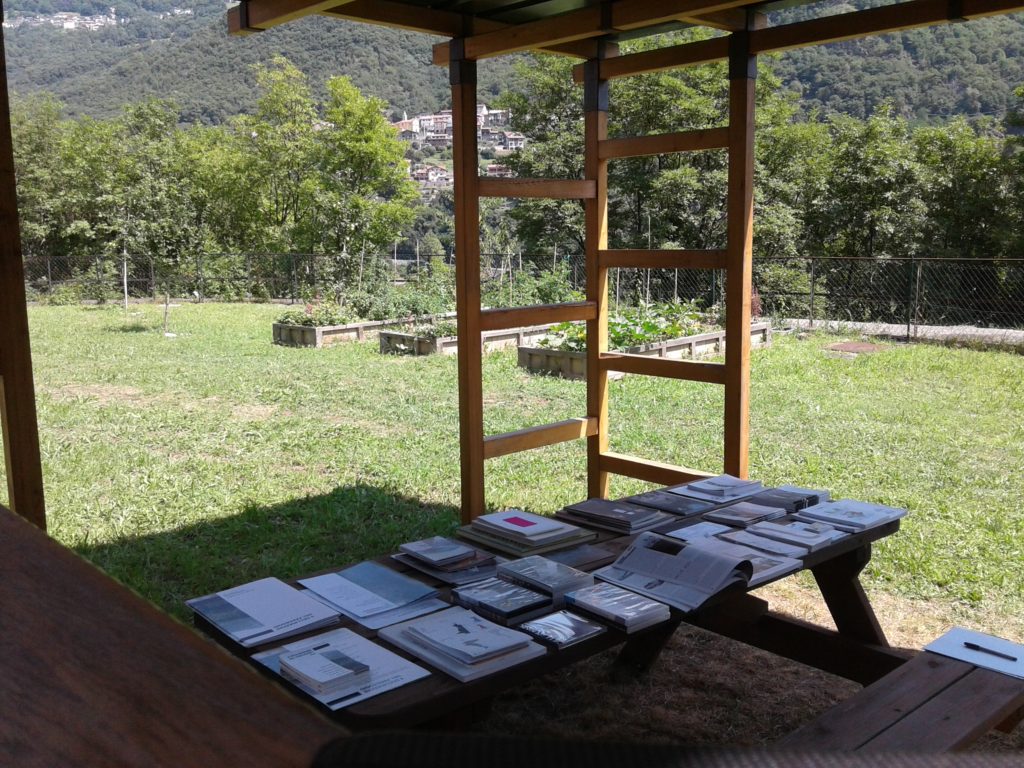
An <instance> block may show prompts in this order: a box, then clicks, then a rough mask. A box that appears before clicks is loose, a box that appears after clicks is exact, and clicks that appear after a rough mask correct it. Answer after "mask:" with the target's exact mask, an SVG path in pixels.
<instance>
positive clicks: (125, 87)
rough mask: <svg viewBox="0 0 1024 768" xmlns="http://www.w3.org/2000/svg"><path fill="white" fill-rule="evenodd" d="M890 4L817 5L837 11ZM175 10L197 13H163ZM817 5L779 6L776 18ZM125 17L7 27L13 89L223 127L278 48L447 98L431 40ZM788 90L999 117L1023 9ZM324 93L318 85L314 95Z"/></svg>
mask: <svg viewBox="0 0 1024 768" xmlns="http://www.w3.org/2000/svg"><path fill="white" fill-rule="evenodd" d="M888 1H889V0H857V2H855V3H844V2H842V1H841V0H830V2H825V3H817V4H815V6H814V8H815V9H816V10H815V12H821V10H822V8H824V9H826V10H829V11H833V12H842V11H844V10H849V9H850V8H851V7H863V6H866V5H878V4H880V2H888ZM174 8H179V9H188V10H191V11H193V15H191V16H174V17H170V18H160V17H159V14H160V13H166V12H168V11H171V10H173V9H174ZM54 11H77V12H81V13H83V14H85V13H98V12H99V13H106V10H105V8H103V7H101V4H100V3H99V2H98V0H15V2H9V3H7V4H6V13H7V16H8V18H9V19H11V18H14V17H16V16H18V15H19V14H28V13H52V12H54ZM811 12H812V11H811V10H809V9H808V8H798V9H792V10H789V11H786V12H783V13H782V14H780V15H779V16H778V20H781V21H793V20H799V19H800V18H802V17H807V15H808V14H810V13H811ZM117 14H118V16H126V17H128V18H129V21H128V22H127V23H124V24H119V25H118V26H116V27H105V28H103V29H99V30H95V31H86V30H73V31H63V30H60V29H57V28H54V27H28V26H27V25H24V26H21V27H19V28H17V29H6V30H5V37H6V40H7V55H8V70H9V77H10V82H11V87H12V89H13V90H15V91H16V92H19V93H28V92H33V91H40V90H45V91H49V92H51V93H54V94H56V95H57V97H58V98H59V99H60V100H61V101H63V102H64V103H65V104H66V105H67V112H68V114H70V115H81V114H89V115H93V116H97V117H110V116H113V115H116V114H118V113H119V111H120V109H121V106H122V105H123V104H125V103H128V102H136V101H138V100H140V99H142V98H144V97H146V96H159V97H170V98H173V99H174V100H175V101H176V102H177V103H178V104H179V105H180V106H181V108H182V117H183V119H184V120H186V121H202V122H205V123H219V122H223V120H224V119H225V118H227V117H229V116H231V115H233V114H237V113H239V112H251V111H252V109H253V107H254V105H255V101H256V89H255V76H254V70H253V67H252V65H253V64H254V63H256V62H260V61H262V62H266V61H268V60H269V59H270V58H271V57H272V56H273V55H274V54H279V53H280V54H284V55H285V56H287V57H288V58H289V59H290V60H291V61H293V62H294V63H295V64H296V65H297V66H298V67H299V68H300V69H302V70H303V71H304V72H306V73H307V74H308V75H310V76H311V78H312V80H313V83H314V87H315V88H318V87H322V86H321V85H320V84H321V83H322V81H323V80H324V79H325V77H327V76H330V75H336V74H344V75H347V76H349V77H350V78H351V79H352V81H353V82H354V83H355V84H356V85H357V86H358V87H359V88H360V89H361V90H362V91H363V92H364V93H367V94H371V95H374V96H378V97H380V98H383V99H384V100H386V101H387V102H388V103H389V104H390V105H391V106H392V109H393V110H394V111H395V112H396V113H397V114H396V116H398V115H400V113H401V112H402V111H408V112H409V113H417V112H423V111H430V110H434V109H437V108H439V107H442V106H445V105H446V104H447V102H448V89H447V77H446V73H445V71H444V70H443V69H441V68H438V67H433V66H431V65H430V64H429V60H430V46H431V44H432V43H434V42H435V39H434V38H430V37H428V36H425V35H420V34H415V33H407V32H401V31H397V30H391V29H384V28H380V27H373V26H369V25H361V24H352V23H346V22H342V21H338V20H330V19H321V18H312V19H306V20H304V21H301V22H297V23H293V24H287V25H284V26H283V27H280V28H277V29H274V30H270V31H268V32H265V33H262V34H258V35H251V36H249V37H244V38H231V37H228V36H227V34H226V31H225V24H224V4H223V3H222V2H220V1H219V0H180V2H174V0H138V1H137V2H132V3H126V4H123V5H122V4H119V5H118V9H117ZM775 68H776V72H777V73H778V74H779V76H780V78H781V80H782V83H783V87H785V88H788V89H791V90H793V91H795V92H797V93H799V94H800V95H801V97H802V102H801V103H802V104H803V106H804V107H805V108H806V109H815V108H817V109H820V110H821V111H823V112H839V113H845V114H850V115H853V116H856V117H866V116H868V115H870V114H871V113H872V112H873V111H874V108H875V107H876V106H878V105H879V104H880V103H882V102H883V101H891V102H892V103H893V104H894V106H895V109H896V113H897V114H899V115H901V116H903V117H906V118H908V119H911V120H915V121H922V122H937V121H942V120H944V119H945V118H947V117H949V116H952V115H967V116H977V115H994V116H997V117H999V116H1001V115H1002V114H1003V113H1004V112H1005V111H1006V109H1007V107H1008V105H1010V104H1011V103H1012V92H1013V89H1014V88H1016V87H1017V86H1019V85H1021V84H1024V15H1021V14H1017V15H1014V16H1005V17H996V18H991V19H982V20H977V21H972V22H971V23H969V24H950V25H945V26H939V27H934V28H929V29H920V30H912V31H909V32H905V33H900V34H892V35H887V36H883V37H876V38H869V39H865V40H857V41H851V42H846V43H840V44H835V45H830V46H822V47H817V48H809V49H803V50H797V51H790V52H788V53H785V54H782V55H780V56H779V57H778V58H777V61H776V63H775ZM510 81H511V68H510V60H509V59H507V58H506V59H502V60H498V61H494V60H491V61H487V62H484V63H483V64H482V65H481V71H480V82H481V94H482V99H483V100H484V101H490V100H491V99H492V98H493V96H495V95H497V94H498V93H499V92H501V91H503V90H505V89H506V87H507V86H508V85H509V84H510ZM320 92H321V93H322V91H320Z"/></svg>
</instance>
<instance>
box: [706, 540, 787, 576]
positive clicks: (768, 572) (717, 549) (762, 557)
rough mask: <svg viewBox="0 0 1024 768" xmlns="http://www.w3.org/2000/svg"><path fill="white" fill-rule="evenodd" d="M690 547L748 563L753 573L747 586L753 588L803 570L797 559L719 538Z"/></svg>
mask: <svg viewBox="0 0 1024 768" xmlns="http://www.w3.org/2000/svg"><path fill="white" fill-rule="evenodd" d="M688 546H689V547H690V548H693V549H705V550H707V551H709V552H714V553H715V554H718V555H723V556H725V557H729V558H735V559H740V558H742V559H743V560H746V561H748V562H749V563H750V567H751V569H752V573H751V575H750V581H749V582H748V584H747V586H749V587H751V588H754V587H759V586H761V585H762V584H765V583H766V582H769V581H773V580H774V579H777V578H780V577H782V576H786V575H788V574H790V573H794V572H795V571H799V570H800V569H801V568H803V563H802V562H801V561H799V560H797V559H796V558H793V557H784V556H783V555H770V554H768V553H767V552H758V551H757V550H756V549H751V548H750V547H745V546H742V545H740V544H733V543H732V542H729V541H722V540H721V539H719V538H708V539H701V540H700V541H695V542H693V543H692V544H690V545H688Z"/></svg>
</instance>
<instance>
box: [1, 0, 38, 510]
mask: <svg viewBox="0 0 1024 768" xmlns="http://www.w3.org/2000/svg"><path fill="white" fill-rule="evenodd" d="M0 16H2V8H0ZM6 61H7V56H6V51H5V49H4V45H3V37H2V36H0V431H2V432H3V446H4V457H5V458H6V466H7V492H8V496H9V497H10V507H11V509H12V510H13V511H14V512H16V513H17V514H19V515H21V516H22V517H24V518H25V519H26V520H28V521H30V522H32V523H34V524H35V525H37V526H39V527H40V528H42V529H43V530H45V529H46V508H45V506H44V504H43V470H42V466H41V464H40V460H39V428H38V426H37V424H36V398H35V388H34V387H33V384H32V355H31V351H30V349H29V337H28V313H27V312H26V310H25V270H24V266H23V264H22V260H21V236H20V234H19V226H18V196H17V193H16V191H15V184H14V147H13V144H12V142H11V113H10V103H9V101H8V97H7V69H6V66H5V65H6Z"/></svg>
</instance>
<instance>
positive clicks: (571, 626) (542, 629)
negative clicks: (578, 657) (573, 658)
mask: <svg viewBox="0 0 1024 768" xmlns="http://www.w3.org/2000/svg"><path fill="white" fill-rule="evenodd" d="M519 628H520V629H521V630H524V631H525V632H529V633H530V634H531V635H533V636H534V637H536V638H537V639H538V640H540V641H541V642H542V643H547V644H548V645H553V646H554V647H555V648H568V647H569V646H570V645H576V643H581V642H583V641H584V640H586V639H587V638H590V637H597V636H598V635H600V634H602V633H603V632H607V631H608V629H607V627H605V626H604V625H603V624H598V623H597V622H596V621H591V620H590V619H585V618H583V617H582V616H579V615H577V614H575V613H573V612H572V611H559V612H558V613H552V614H549V615H547V616H541V617H540V618H539V619H534V620H533V621H527V622H525V623H523V624H520V625H519Z"/></svg>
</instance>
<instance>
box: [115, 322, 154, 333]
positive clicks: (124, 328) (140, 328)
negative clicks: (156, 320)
mask: <svg viewBox="0 0 1024 768" xmlns="http://www.w3.org/2000/svg"><path fill="white" fill-rule="evenodd" d="M107 330H108V331H114V332H115V333H149V332H150V331H155V330H157V326H155V325H146V324H145V323H125V324H124V325H112V326H110V327H109V328H107Z"/></svg>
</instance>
